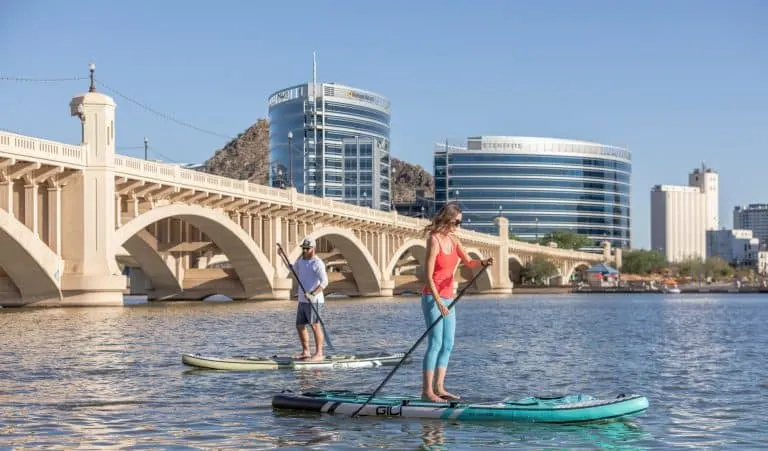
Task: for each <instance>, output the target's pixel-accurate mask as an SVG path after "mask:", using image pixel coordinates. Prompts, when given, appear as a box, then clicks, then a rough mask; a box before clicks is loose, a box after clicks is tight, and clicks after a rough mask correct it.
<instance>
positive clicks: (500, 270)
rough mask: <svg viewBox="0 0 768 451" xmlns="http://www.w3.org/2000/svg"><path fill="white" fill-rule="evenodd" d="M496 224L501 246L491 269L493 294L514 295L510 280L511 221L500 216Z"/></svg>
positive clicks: (494, 256) (497, 250) (497, 248)
mask: <svg viewBox="0 0 768 451" xmlns="http://www.w3.org/2000/svg"><path fill="white" fill-rule="evenodd" d="M494 222H495V223H496V225H497V226H498V227H499V244H498V246H497V247H496V252H495V253H494V255H493V266H491V268H490V270H491V274H492V276H491V279H492V280H493V288H492V289H491V292H492V293H499V294H509V293H512V281H511V280H509V220H508V219H507V218H505V217H503V216H499V217H497V218H496V219H494Z"/></svg>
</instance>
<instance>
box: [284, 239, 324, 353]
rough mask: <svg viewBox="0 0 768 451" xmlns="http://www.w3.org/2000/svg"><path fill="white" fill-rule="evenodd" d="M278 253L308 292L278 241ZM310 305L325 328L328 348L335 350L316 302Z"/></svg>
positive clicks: (304, 290)
mask: <svg viewBox="0 0 768 451" xmlns="http://www.w3.org/2000/svg"><path fill="white" fill-rule="evenodd" d="M277 253H278V254H280V257H281V258H282V259H283V262H284V263H285V266H287V267H288V269H290V270H291V273H292V274H293V277H294V278H295V279H296V282H297V283H298V284H299V287H300V288H301V291H303V292H304V293H305V294H306V293H307V290H306V289H305V288H304V285H302V283H301V280H299V275H298V274H296V271H294V270H293V265H291V262H290V261H288V256H287V255H285V251H284V250H283V246H280V243H277ZM309 305H310V307H312V311H313V312H315V315H317V319H318V321H320V327H322V328H323V337H325V343H326V344H327V345H328V348H329V349H330V350H331V351H333V350H334V349H333V344H332V343H331V337H330V336H328V331H327V330H326V329H325V324H324V323H323V319H322V318H320V313H319V312H318V311H317V309H316V308H315V303H314V302H311V301H310V302H309Z"/></svg>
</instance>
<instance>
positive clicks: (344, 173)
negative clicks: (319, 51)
mask: <svg viewBox="0 0 768 451" xmlns="http://www.w3.org/2000/svg"><path fill="white" fill-rule="evenodd" d="M268 103H269V157H270V172H269V181H270V185H271V186H274V187H287V186H295V187H296V189H297V190H298V191H299V192H301V193H306V194H313V195H316V196H320V197H329V198H332V199H336V200H342V201H344V202H348V203H352V204H356V205H364V206H368V207H371V208H375V209H380V210H390V209H391V207H392V203H391V200H390V199H391V196H390V192H391V190H390V175H391V166H390V158H389V155H390V149H389V143H390V141H389V131H390V113H391V110H390V102H389V100H387V99H386V98H385V97H383V96H381V95H379V94H376V93H373V92H370V91H364V90H361V89H357V88H353V87H350V86H344V85H340V84H337V83H313V82H310V83H304V84H300V85H296V86H291V87H289V88H285V89H282V90H280V91H277V92H275V93H274V94H272V95H271V96H270V97H269V102H268Z"/></svg>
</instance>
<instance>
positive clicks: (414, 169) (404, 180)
mask: <svg viewBox="0 0 768 451" xmlns="http://www.w3.org/2000/svg"><path fill="white" fill-rule="evenodd" d="M392 170H393V171H394V173H395V183H394V187H393V188H394V189H393V193H392V200H394V201H395V203H396V204H401V203H410V202H413V201H414V200H416V191H417V190H424V197H429V198H432V197H434V196H435V179H434V177H432V174H430V173H429V172H427V171H426V170H424V168H422V167H421V166H419V165H417V164H411V163H408V162H406V161H403V160H399V159H397V158H394V157H393V158H392Z"/></svg>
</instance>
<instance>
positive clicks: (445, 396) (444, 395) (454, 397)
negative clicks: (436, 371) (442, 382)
mask: <svg viewBox="0 0 768 451" xmlns="http://www.w3.org/2000/svg"><path fill="white" fill-rule="evenodd" d="M437 396H439V397H441V398H443V399H447V400H448V401H456V400H458V399H461V396H459V395H454V394H452V393H448V392H447V391H443V392H440V393H439V394H438V395H437Z"/></svg>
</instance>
